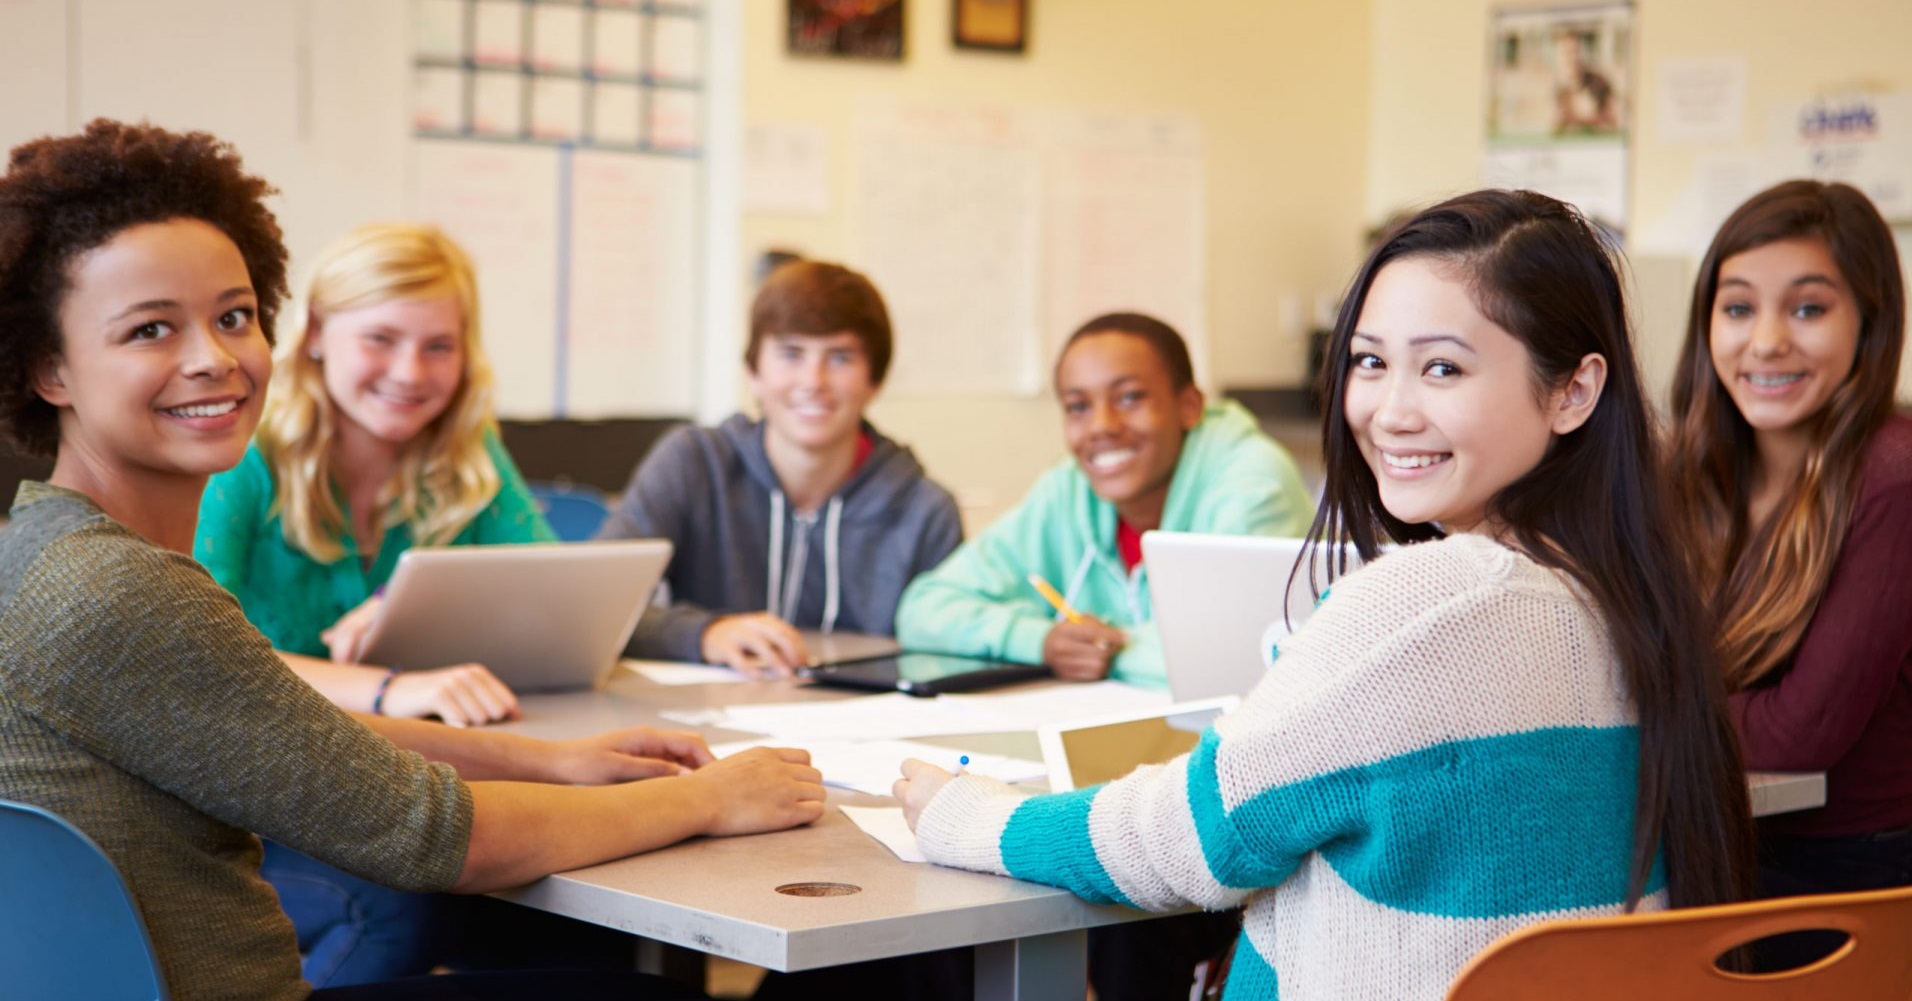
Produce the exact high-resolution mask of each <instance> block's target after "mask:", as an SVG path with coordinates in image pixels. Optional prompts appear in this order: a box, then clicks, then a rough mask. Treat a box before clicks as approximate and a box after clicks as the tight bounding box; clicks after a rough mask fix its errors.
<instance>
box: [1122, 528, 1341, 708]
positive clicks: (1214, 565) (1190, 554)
mask: <svg viewBox="0 0 1912 1001" xmlns="http://www.w3.org/2000/svg"><path fill="white" fill-rule="evenodd" d="M1305 545H1306V543H1305V541H1304V540H1302V539H1270V538H1262V537H1256V536H1240V535H1202V534H1197V533H1193V532H1146V533H1143V535H1142V559H1143V562H1144V563H1145V564H1146V565H1147V566H1148V571H1149V600H1150V601H1151V603H1152V604H1153V606H1154V607H1153V612H1154V616H1155V625H1156V628H1157V629H1158V630H1160V631H1161V635H1162V658H1163V660H1164V661H1165V662H1166V665H1167V669H1168V688H1169V692H1170V694H1172V695H1173V696H1174V697H1175V700H1176V701H1177V702H1186V701H1189V700H1193V699H1207V698H1213V697H1215V696H1219V695H1246V694H1248V690H1249V689H1250V688H1253V687H1255V682H1257V681H1260V680H1261V676H1262V675H1263V674H1264V673H1266V662H1265V659H1264V656H1265V654H1266V651H1264V650H1263V649H1262V645H1263V643H1264V642H1266V641H1272V640H1273V639H1277V638H1279V637H1281V636H1285V635H1287V634H1288V631H1289V628H1294V629H1298V628H1300V627H1301V624H1302V623H1303V622H1305V621H1307V619H1308V616H1309V615H1311V614H1313V612H1314V606H1315V596H1314V590H1313V588H1312V587H1311V586H1310V584H1309V580H1308V570H1307V568H1306V567H1303V568H1302V571H1301V573H1300V574H1298V575H1296V576H1295V579H1294V581H1293V583H1292V584H1290V582H1289V575H1290V574H1291V573H1292V572H1293V571H1294V569H1295V564H1296V563H1297V562H1298V561H1299V560H1300V559H1301V554H1302V550H1303V548H1304V547H1305ZM1327 555H1328V554H1327V550H1326V549H1325V548H1324V549H1323V550H1322V551H1321V552H1320V553H1318V554H1317V555H1316V557H1315V559H1316V562H1317V564H1319V565H1320V566H1321V567H1322V570H1321V572H1319V573H1317V574H1316V576H1317V577H1318V578H1319V580H1320V582H1321V583H1322V585H1323V586H1325V585H1326V583H1327V573H1326V571H1325V568H1326V559H1327ZM1348 555H1349V562H1348V569H1349V570H1352V569H1354V567H1355V566H1357V565H1358V564H1359V561H1360V557H1358V556H1356V555H1354V553H1353V551H1352V550H1350V551H1349V554H1348ZM1284 614H1285V615H1286V624H1287V625H1286V627H1284V626H1283V625H1282V624H1281V623H1283V621H1284V619H1283V616H1284Z"/></svg>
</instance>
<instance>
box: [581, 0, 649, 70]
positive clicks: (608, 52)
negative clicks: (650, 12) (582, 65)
mask: <svg viewBox="0 0 1912 1001" xmlns="http://www.w3.org/2000/svg"><path fill="white" fill-rule="evenodd" d="M591 17H592V18H593V19H594V23H595V26H594V27H593V29H592V31H591V69H592V71H593V72H595V73H597V75H599V76H615V77H636V76H637V75H638V74H639V73H640V72H642V71H643V69H644V58H643V50H642V49H641V48H640V47H639V45H638V32H639V31H640V30H642V29H640V28H639V23H640V22H639V21H638V17H637V14H636V12H634V11H628V10H605V9H604V8H601V7H600V8H598V9H597V10H594V11H592V12H591Z"/></svg>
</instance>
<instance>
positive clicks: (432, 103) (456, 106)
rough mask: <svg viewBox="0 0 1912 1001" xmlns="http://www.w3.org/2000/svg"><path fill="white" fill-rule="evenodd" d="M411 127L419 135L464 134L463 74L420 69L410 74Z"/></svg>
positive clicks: (439, 67) (443, 68) (431, 68)
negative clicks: (418, 132)
mask: <svg viewBox="0 0 1912 1001" xmlns="http://www.w3.org/2000/svg"><path fill="white" fill-rule="evenodd" d="M412 126H413V127H414V128H417V129H418V130H420V131H422V132H452V133H457V132H463V131H464V129H465V71H464V70H459V69H447V68H445V67H441V66H420V67H419V68H418V69H417V70H416V71H414V72H413V74H412Z"/></svg>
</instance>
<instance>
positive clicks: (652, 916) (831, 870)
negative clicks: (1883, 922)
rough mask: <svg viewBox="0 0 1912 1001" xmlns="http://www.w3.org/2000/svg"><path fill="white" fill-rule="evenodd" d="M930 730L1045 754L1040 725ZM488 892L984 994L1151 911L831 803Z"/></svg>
mask: <svg viewBox="0 0 1912 1001" xmlns="http://www.w3.org/2000/svg"><path fill="white" fill-rule="evenodd" d="M1032 684H1038V685H1040V684H1056V682H1034V683H1032ZM846 697H851V696H850V693H846V692H839V691H832V690H828V689H820V688H815V687H810V686H805V685H799V684H797V683H794V682H788V681H781V682H762V683H750V684H711V685H661V684H657V683H656V682H653V681H651V680H649V679H647V678H645V677H642V676H641V675H639V674H637V673H636V672H634V671H630V670H624V669H620V670H618V672H617V673H616V675H615V677H614V678H613V680H612V682H611V683H610V684H609V685H608V686H607V687H606V688H605V689H604V690H602V691H598V692H577V693H570V694H552V695H526V696H524V697H523V698H522V699H521V703H522V706H523V717H522V718H521V719H520V720H517V721H515V722H512V723H508V724H501V725H500V726H499V729H506V730H512V731H515V732H519V733H524V734H528V735H531V736H536V737H546V738H552V739H563V738H569V737H578V736H585V735H589V734H594V733H599V732H602V731H605V730H611V729H615V728H618V727H625V726H636V725H648V726H664V727H677V728H687V727H684V726H683V724H680V723H674V722H671V721H670V720H668V719H665V718H663V717H662V716H660V715H659V711H660V710H685V709H697V708H710V709H719V708H722V707H723V706H725V705H733V704H739V703H746V702H787V701H797V700H809V699H834V698H846ZM688 729H703V731H704V732H705V733H706V735H707V737H708V739H709V740H710V742H711V743H713V744H715V743H718V742H720V741H726V740H733V739H747V738H750V737H753V736H755V735H752V734H743V733H737V732H735V731H727V730H721V729H716V728H694V727H691V728H688ZM925 742H926V743H951V744H955V745H959V746H962V747H966V748H971V749H975V750H979V751H985V752H990V753H998V754H1014V755H1019V756H1022V757H1028V758H1040V757H1041V754H1040V753H1039V752H1038V750H1037V749H1036V741H1035V736H1034V735H1033V734H989V735H981V736H975V737H963V738H929V739H926V740H925ZM1750 785H1751V788H1752V792H1753V805H1754V812H1755V813H1756V814H1766V813H1779V812H1784V811H1787V810H1800V809H1807V808H1810V807H1813V806H1817V805H1820V804H1822V803H1823V802H1825V778H1824V776H1822V775H1774V774H1763V775H1755V776H1753V778H1752V781H1751V783H1750ZM829 802H830V804H831V805H833V806H840V805H844V804H849V805H853V806H857V805H863V806H879V805H894V803H893V801H892V800H889V799H887V798H884V797H873V796H867V795H863V794H860V793H856V792H850V791H845V790H841V789H831V790H829ZM632 822H633V823H642V822H643V818H641V817H633V818H632ZM495 896H499V897H502V898H504V899H507V900H511V901H514V902H517V903H520V904H524V905H526V906H529V907H535V908H538V909H540V910H544V911H550V912H552V913H555V914H563V915H566V916H569V917H573V918H577V919H579V920H583V921H589V922H591V923H593V924H599V925H603V926H605V927H609V928H617V929H620V930H622V931H627V932H630V933H631V934H633V935H639V936H643V937H645V938H648V939H652V940H655V941H659V942H663V943H666V944H670V945H676V946H682V947H685V948H689V949H693V950H697V951H699V952H703V953H707V954H710V955H714V956H724V957H727V958H730V959H735V960H738V961H741V962H745V963H750V964H752V965H755V966H761V967H766V968H768V969H772V970H783V971H792V970H809V969H816V968H819V967H825V966H836V965H839V964H842V963H855V962H861V961H863V960H869V959H880V958H885V957H890V956H902V955H909V954H912V953H919V952H927V951H930V950H934V949H946V948H952V947H957V946H970V945H973V946H976V947H977V949H976V997H977V998H979V999H981V998H1007V999H1023V998H1031V999H1033V998H1044V999H1047V998H1080V997H1082V996H1083V995H1084V993H1085V992H1086V988H1087V965H1088V964H1087V962H1086V956H1087V947H1088V946H1087V943H1088V933H1087V930H1088V929H1090V928H1093V927H1097V926H1100V925H1107V924H1114V923H1116V922H1122V921H1136V920H1147V919H1149V918H1152V917H1157V916H1158V915H1152V914H1144V913H1141V912H1137V911H1134V910H1130V909H1129V908H1126V907H1119V906H1101V905H1095V904H1090V903H1087V902H1085V901H1083V900H1081V899H1080V898H1078V897H1076V896H1075V895H1074V894H1072V893H1068V892H1066V891H1063V890H1059V889H1055V888H1052V887H1047V886H1041V885H1038V884H1035V883H1027V882H1023V881H1020V880H1015V879H1009V878H1006V877H1002V876H993V875H985V874H982V873H973V872H965V871H962V870H958V869H946V868H943V867H941V866H936V865H924V864H910V863H905V862H900V861H898V860H897V859H896V858H895V857H894V856H892V855H891V854H890V853H889V851H888V849H885V848H884V847H883V846H882V845H880V844H878V843H877V842H876V841H874V840H873V839H871V838H870V837H868V836H866V835H865V834H864V833H863V832H862V831H861V830H859V829H858V828H857V827H856V826H855V825H854V824H852V823H851V822H850V821H849V820H848V818H846V817H845V816H844V815H843V814H842V812H841V811H838V810H826V811H825V812H824V815H823V818H822V819H821V820H819V821H817V823H815V824H813V825H810V826H808V827H800V828H797V829H794V830H790V831H781V832H777V833H774V834H760V835H754V836H751V837H746V838H698V839H693V840H691V841H687V842H683V843H681V844H678V845H674V846H671V847H669V848H664V849H660V850H658V851H654V852H650V853H647V854H644V855H638V856H633V857H631V858H626V859H620V860H618V861H615V862H608V863H605V864H603V865H597V866H591V867H589V868H584V869H578V870H574V871H572V872H566V873H560V874H558V875H555V876H551V877H549V878H546V879H542V880H539V881H537V882H535V883H531V884H529V885H526V886H522V887H517V888H515V889H511V890H505V891H501V892H499V893H497V894H495Z"/></svg>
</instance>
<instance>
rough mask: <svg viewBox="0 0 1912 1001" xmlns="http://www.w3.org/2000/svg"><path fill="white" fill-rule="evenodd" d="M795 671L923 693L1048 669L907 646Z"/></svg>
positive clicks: (825, 680)
mask: <svg viewBox="0 0 1912 1001" xmlns="http://www.w3.org/2000/svg"><path fill="white" fill-rule="evenodd" d="M797 674H799V675H800V676H802V677H805V678H808V679H810V681H811V683H813V684H818V685H829V686H832V687H836V688H857V689H862V690H865V691H877V692H890V691H895V692H903V693H904V694H906V695H920V696H925V697H927V696H931V695H942V694H943V693H945V692H973V691H975V690H977V689H979V688H995V687H997V686H1000V685H1008V684H1013V683H1015V682H1018V681H1030V680H1033V679H1035V678H1047V677H1049V676H1050V672H1049V669H1048V668H1046V667H1043V666H1042V665H1040V664H1017V663H1014V662H1012V661H1007V660H987V659H984V658H980V657H958V656H955V655H954V654H946V653H911V652H907V651H906V652H903V653H898V654H895V655H893V656H888V657H877V658H874V659H871V660H856V661H850V662H848V663H836V664H815V665H812V666H810V667H805V668H801V669H799V670H798V671H797Z"/></svg>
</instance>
